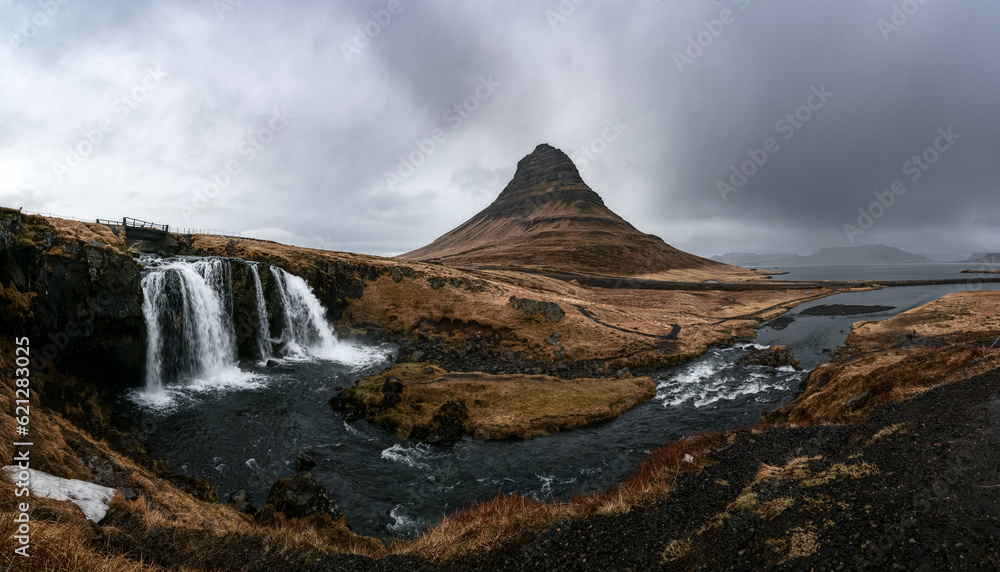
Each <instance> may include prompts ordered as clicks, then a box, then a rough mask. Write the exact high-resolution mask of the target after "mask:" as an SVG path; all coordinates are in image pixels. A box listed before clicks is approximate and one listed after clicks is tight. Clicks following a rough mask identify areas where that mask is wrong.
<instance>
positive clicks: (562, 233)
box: [401, 143, 718, 276]
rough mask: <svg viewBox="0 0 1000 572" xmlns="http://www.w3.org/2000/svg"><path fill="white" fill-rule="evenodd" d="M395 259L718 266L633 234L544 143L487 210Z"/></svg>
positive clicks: (615, 271)
mask: <svg viewBox="0 0 1000 572" xmlns="http://www.w3.org/2000/svg"><path fill="white" fill-rule="evenodd" d="M401 257H403V258H409V259H411V260H423V261H432V262H440V263H442V264H448V265H453V266H503V267H515V268H534V269H539V270H546V271H553V272H569V273H579V274H599V275H607V276H628V275H635V274H651V273H655V272H661V271H665V270H671V269H678V268H695V267H704V266H712V265H716V264H718V263H716V262H713V261H710V260H706V259H704V258H700V257H698V256H695V255H693V254H688V253H686V252H682V251H680V250H677V249H676V248H673V247H672V246H670V245H668V244H666V243H664V242H663V240H661V239H660V238H659V237H657V236H653V235H651V234H645V233H642V232H639V231H638V230H636V229H635V227H633V226H632V225H631V224H629V223H628V222H627V221H625V220H624V219H623V218H621V217H620V216H618V215H617V214H615V213H614V212H612V211H611V209H609V208H608V207H607V206H606V205H605V204H604V201H603V200H601V197H600V195H598V194H597V193H596V192H594V191H593V190H592V189H591V188H590V187H589V186H587V184H586V183H585V182H583V178H581V177H580V172H579V171H578V170H577V168H576V165H574V164H573V161H572V160H571V159H570V158H569V156H568V155H566V153H563V152H562V151H560V150H559V149H557V148H555V147H553V146H551V145H548V144H546V143H542V144H541V145H538V146H537V147H535V150H534V151H532V152H531V153H530V154H528V155H526V156H525V157H524V158H522V159H521V160H520V161H518V162H517V170H516V171H515V173H514V177H513V178H512V179H511V180H510V182H509V183H507V186H506V187H504V189H503V191H501V192H500V194H499V196H497V198H496V200H495V201H493V203H492V204H490V206H488V207H486V208H485V209H483V210H482V211H480V212H479V213H478V214H477V215H475V216H474V217H472V218H471V219H469V220H468V221H466V222H465V223H463V224H462V225H461V226H459V227H458V228H455V229H454V230H452V231H451V232H448V233H446V234H444V235H442V236H441V237H439V238H438V239H437V240H435V241H434V242H432V243H431V244H428V245H427V246H424V247H423V248H418V249H417V250H414V251H412V252H408V253H406V254H402V255H401Z"/></svg>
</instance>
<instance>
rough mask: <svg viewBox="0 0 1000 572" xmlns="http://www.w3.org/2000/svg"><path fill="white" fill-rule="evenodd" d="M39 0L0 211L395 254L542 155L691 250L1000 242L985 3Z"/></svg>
mask: <svg viewBox="0 0 1000 572" xmlns="http://www.w3.org/2000/svg"><path fill="white" fill-rule="evenodd" d="M577 2H579V3H577ZM55 5H59V4H58V2H56V3H55ZM40 6H41V5H40V4H38V3H32V2H5V3H0V15H2V17H0V23H2V24H0V34H3V39H4V41H5V43H4V45H2V46H0V69H2V71H3V75H4V78H5V80H7V83H8V85H7V86H6V89H5V90H4V93H3V95H2V96H0V117H2V119H3V124H4V126H5V128H4V130H3V132H2V133H0V148H2V153H0V204H4V205H5V206H24V207H25V208H26V209H30V210H34V211H42V212H55V213H57V214H64V215H74V216H79V217H83V218H92V217H102V218H104V217H107V218H117V217H120V216H126V215H127V216H136V217H140V218H148V219H152V220H157V221H162V222H167V223H170V224H172V225H174V226H180V227H194V228H210V229H226V230H231V231H237V232H239V231H246V232H248V233H250V234H254V235H258V236H263V237H267V238H275V239H277V240H283V241H287V242H293V243H298V244H304V245H309V246H323V247H326V248H333V249H343V250H351V251H357V252H372V253H377V254H394V253H399V252H403V251H407V250H410V249H413V248H416V247H418V246H421V245H423V244H425V243H427V242H429V241H431V240H433V239H434V238H435V237H436V236H438V235H440V234H442V233H444V232H445V231H447V230H449V229H451V228H452V227H454V226H456V225H458V224H460V223H461V222H462V221H464V220H465V219H467V218H469V217H470V216H472V215H473V214H474V213H475V212H477V211H478V210H480V209H481V208H483V207H485V206H486V205H487V204H489V202H490V201H491V200H492V199H493V198H494V197H495V195H496V194H497V193H499V192H500V190H501V189H502V188H503V186H504V185H505V184H506V182H507V180H508V179H509V177H510V176H511V175H512V174H513V171H514V167H515V165H516V163H517V161H518V159H520V158H521V157H522V156H524V155H525V154H527V153H528V152H530V151H531V150H532V149H533V148H534V147H535V145H537V144H538V143H541V142H547V143H550V144H552V145H555V146H557V147H560V148H562V149H563V150H564V151H566V152H567V153H568V154H569V155H570V156H571V157H572V158H573V159H574V161H576V162H577V164H578V166H579V167H580V171H581V174H582V175H583V177H584V179H585V180H586V181H587V182H588V184H589V185H590V186H591V187H592V188H594V189H595V190H596V191H597V192H598V193H600V194H601V195H602V196H603V197H604V199H605V202H606V203H607V204H608V205H609V206H610V207H611V208H612V209H614V210H615V211H616V212H618V213H619V214H620V215H622V216H623V217H625V218H626V219H628V220H630V221H631V222H633V224H635V225H636V226H637V227H638V228H640V229H641V230H644V231H647V232H652V233H655V234H658V235H660V236H662V237H663V238H664V239H665V240H667V242H670V243H671V244H674V245H675V246H678V247H680V248H684V249H687V250H691V251H694V252H697V253H699V254H713V253H719V252H725V251H731V250H757V251H780V252H787V251H798V252H809V251H811V250H814V249H816V248H820V247H823V246H838V245H847V244H850V241H851V240H852V239H853V240H854V242H855V243H859V244H860V243H879V242H884V243H888V244H892V245H894V246H899V247H903V248H907V249H908V250H911V251H918V252H928V253H946V252H949V253H969V252H972V251H978V250H986V251H989V250H998V249H1000V244H998V240H997V237H998V234H1000V233H998V230H1000V229H998V228H997V222H996V220H997V217H996V216H995V215H996V213H997V208H998V206H1000V205H998V203H997V199H995V198H994V196H995V195H996V186H997V181H998V180H1000V177H998V175H1000V167H998V165H1000V162H997V161H996V160H995V157H996V152H997V150H998V149H1000V125H998V123H1000V118H998V116H997V114H996V113H995V112H994V111H993V109H994V107H995V102H996V101H997V100H998V99H1000V97H998V96H1000V74H997V73H996V65H995V64H994V63H993V61H994V60H995V54H996V53H998V51H1000V50H998V48H1000V46H998V43H1000V40H998V39H997V38H996V35H995V34H994V33H993V31H992V30H991V26H990V24H991V22H995V21H996V18H997V16H998V15H1000V14H998V12H1000V5H996V4H995V3H992V2H988V1H986V0H981V1H978V2H963V3H955V2H952V3H947V2H943V1H940V0H926V1H925V2H922V3H921V2H918V1H917V0H894V1H878V2H862V1H860V0H850V1H841V2H764V1H762V0H736V1H734V0H718V1H694V0H691V1H684V2H642V3H633V4H629V5H628V6H627V7H625V6H623V5H621V4H610V3H602V2H597V1H596V0H590V1H586V2H580V1H579V0H577V1H573V0H558V1H557V0H551V1H542V2H476V3H470V2H445V1H441V2H433V3H432V2H411V1H409V0H403V1H400V2H394V1H393V2H390V1H389V0H374V1H370V2H336V3H328V2H290V3H283V4H269V3H264V2H257V1H251V0H242V1H237V0H218V1H216V0H202V1H195V0H191V1H188V2H166V1H162V2H150V3H141V4H140V3H128V2H117V3H102V4H97V5H91V4H86V5H85V4H84V3H82V2H66V4H65V5H59V6H60V7H59V10H58V11H57V12H56V13H54V14H46V13H45V12H44V11H42V12H41V14H42V15H41V16H39V11H40V10H42V8H41V7H40ZM50 11H51V10H50ZM150 74H152V76H151V75H150ZM817 94H824V95H823V96H822V97H820V96H819V95H817ZM789 114H791V116H790V117H789ZM102 122H103V123H102ZM102 125H104V126H105V127H107V129H106V130H102V128H101V126H102ZM949 128H950V130H951V133H953V134H955V135H957V136H958V137H957V138H956V137H951V136H949V138H948V141H949V143H948V144H947V149H944V144H943V143H942V142H941V140H939V139H938V138H939V137H940V134H939V131H938V130H939V129H941V130H944V132H945V133H948V129H949ZM95 130H96V131H95ZM769 139H773V140H774V141H773V143H772V144H769V143H768V140H769ZM936 141H938V145H937V149H935V142H936ZM927 149H932V151H931V152H927ZM942 149H944V150H942ZM748 150H749V154H748ZM74 152H76V154H77V155H80V156H79V157H76V158H74V157H73V156H72V155H73V153H74ZM914 155H917V156H918V159H919V160H920V161H924V162H925V163H926V159H925V157H926V158H932V159H934V162H933V164H929V165H925V166H927V167H928V168H927V169H926V170H923V168H922V167H917V169H920V171H919V172H920V177H919V178H918V179H917V180H915V181H911V180H910V178H911V177H912V173H913V171H912V164H911V165H910V168H911V170H910V171H907V170H906V169H907V167H906V165H907V161H912V158H913V156H914ZM755 157H756V159H757V163H763V164H761V165H757V164H756V163H753V164H751V165H748V166H747V167H746V168H745V169H744V170H745V171H752V174H751V175H749V176H746V175H743V176H744V177H745V178H746V181H745V183H742V184H740V185H739V186H738V188H737V186H736V185H735V184H734V183H738V182H740V177H739V176H737V177H736V179H735V180H731V179H730V177H731V176H732V175H733V172H732V169H733V168H734V167H735V168H736V170H737V171H739V170H740V169H741V167H743V166H744V163H745V162H746V161H748V160H749V161H754V158H755ZM763 159H766V161H764V160H763ZM56 163H58V164H60V165H64V167H63V168H59V167H56V166H54V165H55V164H56ZM71 163H72V164H71ZM897 179H899V180H902V181H903V182H904V183H905V184H906V191H905V192H904V193H902V194H893V193H892V190H891V185H892V184H893V182H894V181H895V180H897ZM720 183H722V184H723V185H725V184H729V185H732V188H731V189H727V188H725V187H723V188H722V190H721V191H720ZM873 193H881V195H876V194H873ZM886 193H889V194H888V195H887V194H886ZM890 195H891V204H889V205H888V206H886V204H885V203H887V202H889V201H890ZM878 196H882V197H883V202H882V203H879V204H881V206H880V207H873V206H872V205H873V203H875V202H876V201H877V200H878ZM858 208H861V209H862V211H863V212H864V213H867V216H869V218H871V221H870V222H871V224H870V225H868V226H867V228H862V226H865V223H868V222H869V221H868V220H867V219H864V218H862V220H861V221H860V222H859V220H858V219H859V216H861V215H860V214H859V212H858ZM880 209H881V210H880ZM876 214H877V215H878V216H873V215H876ZM845 223H847V224H851V225H854V226H855V227H857V229H858V230H860V231H863V232H860V233H851V232H849V231H848V232H845V228H844V224H845Z"/></svg>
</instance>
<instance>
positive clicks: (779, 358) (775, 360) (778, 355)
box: [736, 346, 802, 370]
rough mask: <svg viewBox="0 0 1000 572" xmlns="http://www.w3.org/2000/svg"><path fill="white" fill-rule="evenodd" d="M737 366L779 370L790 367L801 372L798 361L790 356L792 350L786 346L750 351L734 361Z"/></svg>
mask: <svg viewBox="0 0 1000 572" xmlns="http://www.w3.org/2000/svg"><path fill="white" fill-rule="evenodd" d="M736 363H737V364H739V365H762V366H766V367H772V368H779V367H783V366H791V367H793V368H795V369H797V370H801V369H802V366H800V365H799V360H797V359H795V356H793V355H792V350H790V349H788V347H787V346H771V347H769V348H764V349H762V350H758V349H752V350H750V351H748V352H747V353H746V354H744V355H742V356H740V359H738V360H736Z"/></svg>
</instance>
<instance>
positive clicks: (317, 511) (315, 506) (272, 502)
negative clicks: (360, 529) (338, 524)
mask: <svg viewBox="0 0 1000 572" xmlns="http://www.w3.org/2000/svg"><path fill="white" fill-rule="evenodd" d="M279 512H280V513H283V514H284V515H285V516H286V517H288V518H305V517H309V516H323V515H330V517H331V518H333V519H334V520H337V519H339V518H341V517H342V516H343V513H342V512H341V511H340V508H339V507H338V506H337V505H336V503H334V502H333V500H332V499H331V498H330V491H329V490H327V488H326V485H324V484H323V483H321V482H319V481H318V480H317V479H316V477H314V476H313V474H312V473H310V472H308V471H305V472H302V473H300V474H298V475H296V476H295V477H293V478H290V479H279V480H278V482H276V483H274V485H273V486H272V487H271V492H270V493H269V494H268V496H267V502H265V503H264V506H263V507H261V510H260V511H258V513H257V515H258V520H262V519H266V518H271V517H273V515H274V514H275V513H279Z"/></svg>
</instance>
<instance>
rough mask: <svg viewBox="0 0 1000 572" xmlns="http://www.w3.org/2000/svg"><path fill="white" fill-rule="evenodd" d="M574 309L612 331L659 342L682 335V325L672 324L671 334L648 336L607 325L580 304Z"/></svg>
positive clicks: (574, 305)
mask: <svg viewBox="0 0 1000 572" xmlns="http://www.w3.org/2000/svg"><path fill="white" fill-rule="evenodd" d="M573 307H574V308H576V309H577V310H579V311H580V313H581V314H583V315H584V317H586V318H590V319H591V320H592V321H594V322H596V323H598V324H600V325H602V326H604V327H606V328H611V329H612V330H619V331H622V332H626V333H629V334H635V335H637V336H646V337H647V338H656V339H658V340H676V339H677V334H679V333H681V326H680V324H670V333H669V334H647V333H645V332H639V331H636V330H630V329H628V328H623V327H621V326H612V325H611V324H609V323H607V322H605V321H602V320H601V319H599V318H598V317H597V316H595V315H593V314H591V313H590V310H588V309H587V308H585V307H584V306H581V305H580V304H573Z"/></svg>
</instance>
